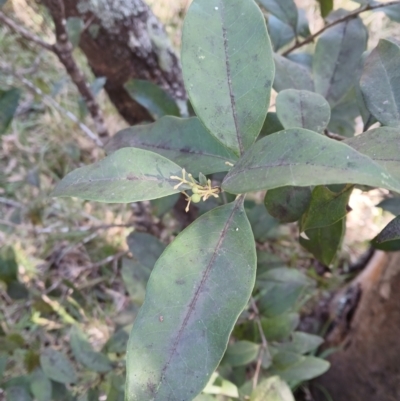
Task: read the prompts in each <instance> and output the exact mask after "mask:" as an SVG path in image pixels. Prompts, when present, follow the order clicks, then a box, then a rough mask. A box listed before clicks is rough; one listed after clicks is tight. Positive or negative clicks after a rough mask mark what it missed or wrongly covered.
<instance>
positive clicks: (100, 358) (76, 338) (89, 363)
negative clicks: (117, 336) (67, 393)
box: [69, 326, 112, 373]
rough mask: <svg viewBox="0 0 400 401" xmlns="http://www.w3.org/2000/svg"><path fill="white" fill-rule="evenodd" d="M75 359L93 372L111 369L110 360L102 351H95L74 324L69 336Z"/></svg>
mask: <svg viewBox="0 0 400 401" xmlns="http://www.w3.org/2000/svg"><path fill="white" fill-rule="evenodd" d="M69 342H70V346H71V349H72V353H73V355H74V357H75V359H76V360H77V361H78V362H79V363H81V364H82V365H83V366H85V367H87V368H88V369H90V370H92V371H94V372H100V373H105V372H109V371H110V370H111V369H112V366H111V362H110V360H109V359H108V358H107V357H106V356H105V355H104V354H102V353H100V352H95V351H94V350H93V348H92V346H91V345H90V343H89V341H88V340H87V338H86V336H85V335H84V334H83V333H82V332H81V331H80V330H79V329H78V327H76V326H74V327H72V329H71V333H70V337H69Z"/></svg>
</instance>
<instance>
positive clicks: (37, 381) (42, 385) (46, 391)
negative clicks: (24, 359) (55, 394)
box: [30, 368, 53, 401]
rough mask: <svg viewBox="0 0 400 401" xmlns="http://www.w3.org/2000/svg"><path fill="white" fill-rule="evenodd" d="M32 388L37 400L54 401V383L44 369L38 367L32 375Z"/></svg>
mask: <svg viewBox="0 0 400 401" xmlns="http://www.w3.org/2000/svg"><path fill="white" fill-rule="evenodd" d="M30 381H31V384H30V390H31V393H32V394H33V396H34V397H35V400H37V401H52V391H53V389H52V385H51V381H50V380H49V378H48V377H47V376H46V375H45V374H44V372H43V370H42V369H40V368H37V369H36V370H35V371H34V372H33V373H32V374H31V376H30Z"/></svg>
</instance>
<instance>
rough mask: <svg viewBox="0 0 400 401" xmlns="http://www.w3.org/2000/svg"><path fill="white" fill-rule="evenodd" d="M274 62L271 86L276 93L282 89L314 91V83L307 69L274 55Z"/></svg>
mask: <svg viewBox="0 0 400 401" xmlns="http://www.w3.org/2000/svg"><path fill="white" fill-rule="evenodd" d="M274 62H275V71H276V72H275V79H274V85H273V86H274V89H275V90H276V91H277V92H280V91H282V90H284V89H298V90H308V91H314V82H313V80H312V77H311V74H310V71H309V70H308V69H307V67H305V66H303V65H300V64H298V63H296V62H294V61H292V60H289V59H288V58H286V57H282V56H280V55H279V54H276V53H274Z"/></svg>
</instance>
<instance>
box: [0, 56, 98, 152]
mask: <svg viewBox="0 0 400 401" xmlns="http://www.w3.org/2000/svg"><path fill="white" fill-rule="evenodd" d="M0 70H2V71H4V72H6V73H8V74H11V75H13V76H14V77H15V78H17V79H18V80H19V81H21V82H22V83H23V84H24V85H25V86H26V87H27V88H29V89H30V90H31V91H32V92H34V93H35V94H36V95H39V96H40V97H41V98H42V99H43V100H44V102H45V103H47V104H48V105H49V106H50V107H54V108H55V109H57V110H58V111H60V112H61V113H62V114H64V115H65V116H66V117H67V118H69V119H70V120H71V121H72V122H74V123H75V124H77V125H78V126H79V128H80V129H81V130H82V131H83V132H84V133H85V134H86V135H87V136H88V137H89V138H90V139H91V140H92V141H93V142H94V143H95V144H96V145H97V146H99V147H102V146H103V143H102V141H101V140H100V139H99V137H98V136H97V135H96V134H95V133H94V132H93V131H92V130H91V129H90V128H89V127H88V126H87V125H85V124H83V123H82V122H81V121H80V120H79V118H78V117H76V116H75V115H74V114H73V113H71V112H70V111H69V110H67V109H64V107H62V106H61V105H60V104H59V103H57V102H56V101H55V100H54V99H53V98H52V97H50V96H49V95H46V94H45V93H44V92H43V91H42V90H41V89H40V88H38V87H37V86H35V85H34V84H33V83H32V82H31V81H29V80H28V79H26V78H25V77H24V76H23V75H21V74H20V73H18V72H16V71H13V70H12V69H11V68H10V67H6V66H5V65H4V64H3V63H1V62H0Z"/></svg>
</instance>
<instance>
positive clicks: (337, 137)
mask: <svg viewBox="0 0 400 401" xmlns="http://www.w3.org/2000/svg"><path fill="white" fill-rule="evenodd" d="M324 134H325V135H326V136H327V137H328V138H331V139H334V140H335V141H344V140H346V139H347V138H346V137H345V136H342V135H339V134H334V133H333V132H329V131H328V130H327V129H326V130H325V131H324Z"/></svg>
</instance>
